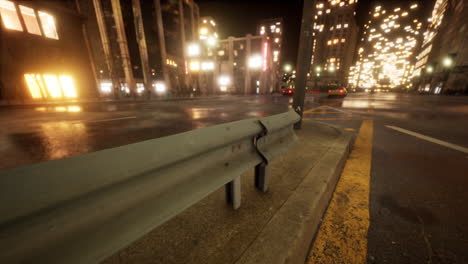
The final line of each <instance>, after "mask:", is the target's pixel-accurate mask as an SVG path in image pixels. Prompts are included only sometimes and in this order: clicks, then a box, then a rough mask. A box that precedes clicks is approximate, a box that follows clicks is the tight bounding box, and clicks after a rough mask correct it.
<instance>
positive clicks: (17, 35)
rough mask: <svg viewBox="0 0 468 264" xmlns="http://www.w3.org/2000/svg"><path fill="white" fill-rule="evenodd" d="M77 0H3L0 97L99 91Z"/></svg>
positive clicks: (88, 94) (64, 96)
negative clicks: (77, 7)
mask: <svg viewBox="0 0 468 264" xmlns="http://www.w3.org/2000/svg"><path fill="white" fill-rule="evenodd" d="M82 25H83V19H82V17H81V16H80V14H79V13H78V11H77V10H76V8H75V5H74V1H39V0H31V1H10V0H0V100H2V101H10V102H11V101H16V102H24V101H28V100H35V101H39V100H64V99H77V98H89V97H95V96H96V95H97V89H96V80H95V79H94V78H93V72H92V70H91V69H92V61H91V59H90V56H89V55H90V54H89V53H88V50H87V49H86V47H87V39H86V38H85V36H84V35H83V34H82Z"/></svg>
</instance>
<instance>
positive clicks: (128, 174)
mask: <svg viewBox="0 0 468 264" xmlns="http://www.w3.org/2000/svg"><path fill="white" fill-rule="evenodd" d="M298 120H299V115H298V114H296V113H295V112H293V111H290V112H287V113H284V114H279V115H274V116H270V117H266V118H261V119H247V120H241V121H237V122H232V123H226V124H222V125H217V126H212V127H207V128H202V129H198V130H193V131H189V132H185V133H181V134H177V135H172V136H168V137H164V138H159V139H154V140H148V141H144V142H140V143H136V144H130V145H126V146H122V147H117V148H113V149H107V150H103V151H98V152H94V153H90V154H86V155H82V156H77V157H72V158H67V159H63V160H55V161H48V162H44V163H39V164H34V165H31V166H25V167H20V168H16V169H12V170H7V171H2V172H0V212H1V214H0V263H96V262H99V261H101V260H103V259H105V258H106V257H108V256H110V255H112V254H113V253H115V252H117V251H118V250H120V249H122V248H123V247H125V246H127V245H129V244H130V243H131V242H133V241H135V240H136V239H138V238H140V237H141V236H143V235H144V234H146V233H148V232H149V231H151V230H152V229H154V228H155V227H157V226H159V225H161V224H162V223H164V222H165V221H167V220H169V219H171V218H172V217H174V216H176V215H177V214H179V213H180V212H182V211H183V210H184V209H186V208H188V207H189V206H191V205H193V204H195V203H196V202H198V201H200V200H201V199H203V198H204V197H206V196H207V195H209V194H211V193H213V192H214V191H216V190H218V189H219V188H221V187H223V186H225V188H226V194H227V201H228V202H229V203H230V204H231V205H232V206H233V208H234V209H237V208H239V206H240V204H241V200H240V197H241V194H240V192H241V190H240V175H241V174H242V173H244V172H245V171H247V170H248V169H250V168H252V167H255V186H256V187H257V188H258V189H259V190H261V191H263V192H265V191H266V190H267V188H268V173H267V168H268V166H267V165H268V162H270V161H271V160H272V159H274V158H275V157H277V156H278V155H280V154H281V153H283V152H285V151H286V150H287V149H288V148H289V147H290V146H291V145H292V144H293V143H294V142H295V141H297V138H296V135H295V133H294V130H293V124H294V123H296V122H297V121H298Z"/></svg>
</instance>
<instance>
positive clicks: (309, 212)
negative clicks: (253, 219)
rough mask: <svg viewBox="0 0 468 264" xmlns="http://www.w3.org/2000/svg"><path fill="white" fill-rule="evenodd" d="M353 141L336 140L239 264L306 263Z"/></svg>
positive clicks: (350, 138) (346, 138)
mask: <svg viewBox="0 0 468 264" xmlns="http://www.w3.org/2000/svg"><path fill="white" fill-rule="evenodd" d="M353 139H354V138H353V136H351V134H349V133H344V134H342V135H341V136H340V137H339V139H337V140H336V142H335V144H334V145H333V146H332V147H331V148H330V149H329V151H328V152H327V153H326V154H325V155H324V156H323V157H322V158H321V159H320V160H319V161H318V162H317V164H316V165H315V166H314V167H313V168H312V169H311V171H310V172H309V173H308V174H307V176H306V177H305V178H304V180H303V181H302V183H301V184H300V186H299V187H298V188H297V190H296V191H295V192H294V194H293V195H291V197H289V199H288V200H287V201H286V202H285V203H284V204H283V206H282V207H281V208H280V210H279V211H278V212H277V213H276V214H275V216H273V218H272V219H271V220H270V222H269V223H268V224H267V225H266V227H265V228H264V229H263V230H262V232H261V233H260V235H259V236H258V237H257V239H256V240H255V241H254V242H253V243H252V244H251V246H250V247H249V248H248V249H247V250H246V251H245V252H244V254H243V255H242V257H241V258H240V259H239V260H238V261H237V262H236V263H238V264H250V263H265V264H267V263H268V264H274V263H301V264H303V263H304V261H305V260H306V257H307V254H308V252H309V247H310V244H311V242H312V241H313V239H314V236H315V233H316V232H317V229H318V227H319V225H320V222H321V219H322V216H323V214H324V212H325V210H326V208H327V207H328V203H329V201H330V199H331V196H332V194H333V191H334V189H335V186H336V184H337V182H338V180H339V178H340V175H341V172H342V171H343V168H344V165H345V162H346V160H347V158H348V155H349V153H350V150H351V146H352V142H353Z"/></svg>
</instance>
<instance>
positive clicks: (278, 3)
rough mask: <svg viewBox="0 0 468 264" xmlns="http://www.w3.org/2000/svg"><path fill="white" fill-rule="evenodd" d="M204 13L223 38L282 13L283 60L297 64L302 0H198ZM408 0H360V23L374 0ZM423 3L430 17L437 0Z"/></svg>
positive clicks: (254, 27)
mask: <svg viewBox="0 0 468 264" xmlns="http://www.w3.org/2000/svg"><path fill="white" fill-rule="evenodd" d="M196 2H197V3H198V5H199V7H200V13H201V14H200V15H201V16H211V17H213V18H214V19H215V21H216V22H217V24H218V30H219V35H220V38H221V39H224V38H227V37H229V36H234V37H240V36H245V35H246V34H248V33H251V34H256V30H257V24H258V22H259V21H260V20H262V19H268V18H276V17H282V18H283V19H284V26H285V28H284V38H283V55H282V56H283V57H282V61H283V63H292V64H294V63H295V61H296V56H297V47H298V41H299V31H300V24H301V16H302V5H303V1H302V0H268V1H267V0H196ZM408 2H409V1H408V0H374V1H373V0H360V1H359V2H358V6H357V20H358V24H359V25H360V26H362V25H363V24H364V23H365V21H366V20H367V19H368V12H369V9H370V6H371V5H373V4H374V3H379V4H382V5H385V6H386V5H389V4H391V5H397V4H399V3H408ZM414 2H419V3H420V4H421V5H422V9H421V10H423V13H424V15H423V16H425V17H428V15H429V14H430V11H431V9H432V7H433V6H434V0H423V1H414Z"/></svg>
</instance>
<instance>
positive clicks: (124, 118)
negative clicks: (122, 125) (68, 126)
mask: <svg viewBox="0 0 468 264" xmlns="http://www.w3.org/2000/svg"><path fill="white" fill-rule="evenodd" d="M135 118H137V117H136V116H127V117H119V118H111V119H101V120H80V121H75V122H73V123H81V122H86V123H99V122H109V121H117V120H126V119H135Z"/></svg>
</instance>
